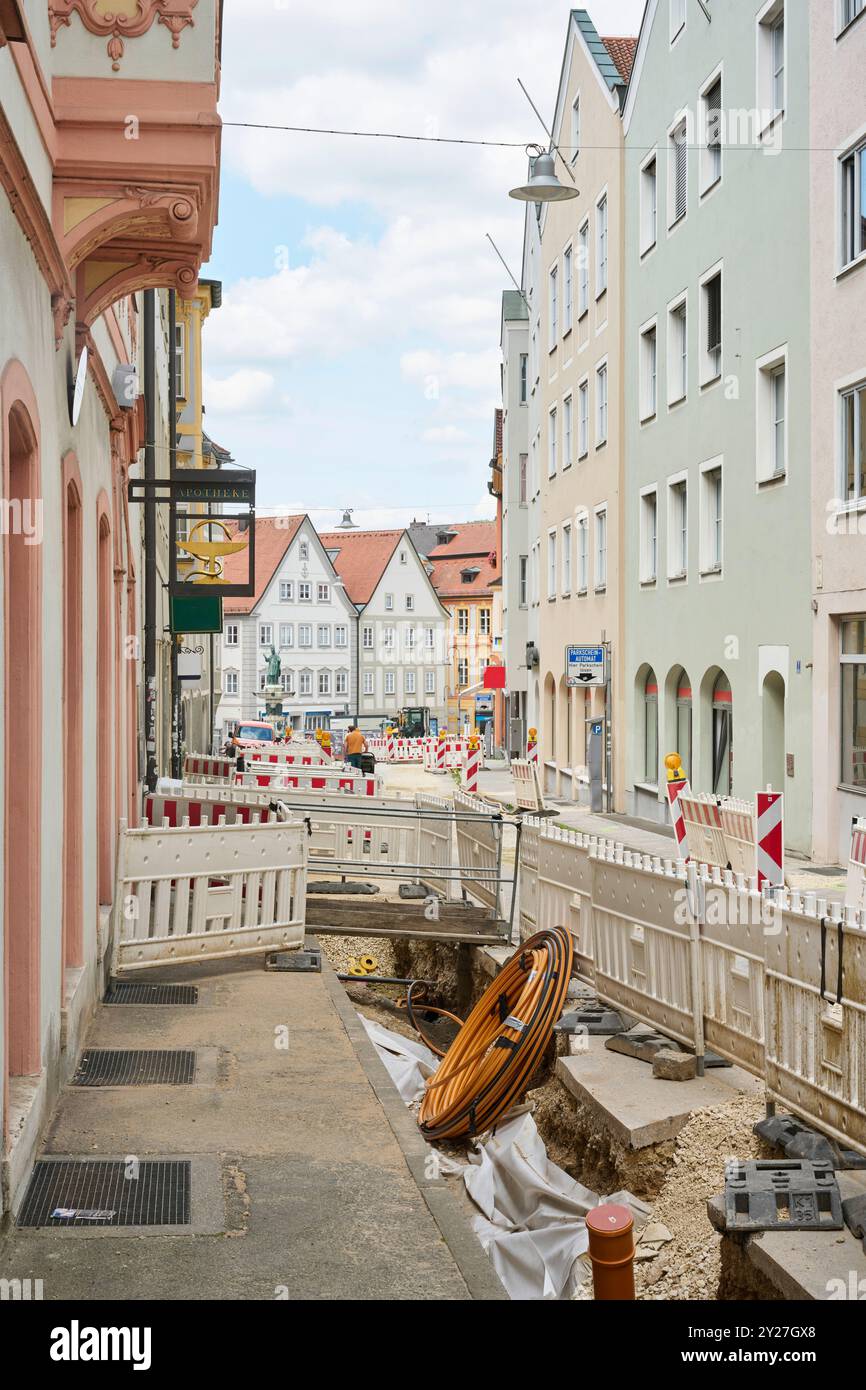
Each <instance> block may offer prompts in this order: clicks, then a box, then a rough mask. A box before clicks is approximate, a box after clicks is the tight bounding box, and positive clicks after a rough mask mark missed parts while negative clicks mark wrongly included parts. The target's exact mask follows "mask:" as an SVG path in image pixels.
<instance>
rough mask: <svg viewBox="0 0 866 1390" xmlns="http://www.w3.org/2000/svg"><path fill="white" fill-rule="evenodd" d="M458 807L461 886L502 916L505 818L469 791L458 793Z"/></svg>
mask: <svg viewBox="0 0 866 1390" xmlns="http://www.w3.org/2000/svg"><path fill="white" fill-rule="evenodd" d="M454 809H455V811H456V812H457V813H458V815H457V822H456V823H457V857H458V860H459V863H460V886H461V888H462V890H463V892H464V894H466V895H468V896H469V897H472V898H474V899H475V900H476V901H477V902H480V903H483V904H484V906H485V907H489V908H491V909H492V910H493V911H494V912H495V913H496V915H497V917H498V916H501V912H500V903H501V893H500V887H501V884H500V878H501V874H502V818H501V816H500V815H497V814H496V813H493V812H491V810H490V807H489V806H488V805H487V804H486V802H484V801H477V800H476V799H475V798H474V797H472V796H467V795H466V793H465V792H455V794H454ZM461 813H463V815H461ZM464 816H465V817H467V818H464Z"/></svg>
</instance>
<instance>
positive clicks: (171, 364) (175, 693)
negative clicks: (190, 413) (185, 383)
mask: <svg viewBox="0 0 866 1390" xmlns="http://www.w3.org/2000/svg"><path fill="white" fill-rule="evenodd" d="M176 338H177V294H176V292H175V291H174V290H169V292H168V344H169V347H168V463H169V476H170V477H172V478H173V477H174V475H175V473H176V471H177V372H176V369H175V352H176ZM168 517H169V521H168V543H169V546H173V545H174V543H175V540H176V539H177V507H176V505H175V503H174V502H171V503H170V505H169V509H168ZM169 641H170V643H171V647H170V648H169V650H170V652H171V667H170V688H171V775H172V777H174V778H175V779H177V778H179V777H180V681H179V680H178V678H177V636H176V634H175V633H173V632H170V633H169Z"/></svg>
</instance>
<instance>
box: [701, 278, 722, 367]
mask: <svg viewBox="0 0 866 1390" xmlns="http://www.w3.org/2000/svg"><path fill="white" fill-rule="evenodd" d="M724 271H725V266H724V261H717V262H716V264H715V265H714V266H711V267H710V269H709V270H706V271H704V273H703V275H702V276H701V278H700V281H699V284H698V293H699V295H700V323H699V325H698V330H699V334H700V336H699V339H698V362H699V363H700V384H701V388H702V389H703V388H704V387H706V386H713V385H715V383H716V382H717V381H721V379H722V375H723V373H724V370H725V363H724V356H725V346H724V345H725V273H724ZM717 275H718V276H720V277H721V294H720V296H719V367H718V371H716V370H715V368H714V364H713V361H712V359H711V357H710V353H709V349H708V346H707V335H708V331H709V315H708V303H709V301H708V296H707V286H708V285H709V284H710V282H711V281H712V280H714V279H715V278H716V276H717Z"/></svg>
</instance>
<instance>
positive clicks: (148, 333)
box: [144, 290, 157, 792]
mask: <svg viewBox="0 0 866 1390" xmlns="http://www.w3.org/2000/svg"><path fill="white" fill-rule="evenodd" d="M155 312H156V297H155V294H154V291H153V290H145V292H144V404H145V437H144V476H145V479H146V480H147V481H149V482H152V481H154V480H155V478H156V437H155V436H156V346H155V336H154V314H155ZM144 747H145V756H146V759H147V767H146V772H145V782H146V784H147V790H148V791H149V792H155V791H156V781H157V769H156V502H155V501H154V500H153V497H152V496H151V494H150V493H149V492H148V493H146V495H145V500H144Z"/></svg>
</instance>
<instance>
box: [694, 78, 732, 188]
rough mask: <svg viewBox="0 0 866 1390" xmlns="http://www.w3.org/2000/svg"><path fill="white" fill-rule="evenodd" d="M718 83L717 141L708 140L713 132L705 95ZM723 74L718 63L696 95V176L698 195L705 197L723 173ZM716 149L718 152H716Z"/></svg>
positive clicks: (715, 186)
mask: <svg viewBox="0 0 866 1390" xmlns="http://www.w3.org/2000/svg"><path fill="white" fill-rule="evenodd" d="M717 83H719V84H720V85H721V90H722V99H721V102H720V104H719V115H718V130H717V131H716V132H715V133H716V135H717V141H716V142H714V143H711V142H710V137H711V135H712V134H713V131H712V129H711V117H710V107H709V105H708V104H707V97H708V96H709V94H710V92H711V91H712V90H713V88H714V87H715V86H716V84H717ZM724 111H725V76H724V64H722V63H719V65H718V67H717V68H716V69H715V70H714V71H713V72H711V73H710V75H709V77H708V78H707V80H706V82H705V83H704V85H703V86H702V87H701V90H700V94H699V96H698V130H699V134H700V147H701V148H700V173H699V178H698V189H699V196H700V197H701V198H705V197H706V196H707V195H708V194H709V193H712V191H713V189H715V188H718V186H719V184H720V183H721V182H722V178H723V175H724V138H723V137H724V130H725V116H724ZM716 151H718V153H716Z"/></svg>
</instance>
